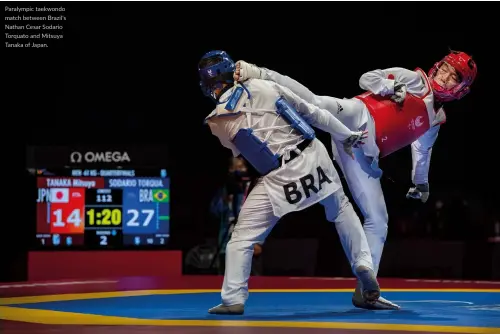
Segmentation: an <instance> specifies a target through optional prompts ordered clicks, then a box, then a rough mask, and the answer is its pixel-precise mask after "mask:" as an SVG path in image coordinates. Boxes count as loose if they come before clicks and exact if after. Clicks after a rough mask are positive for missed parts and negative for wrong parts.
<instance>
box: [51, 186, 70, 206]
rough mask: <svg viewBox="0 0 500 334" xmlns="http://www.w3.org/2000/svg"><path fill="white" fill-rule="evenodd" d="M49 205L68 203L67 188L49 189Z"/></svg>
mask: <svg viewBox="0 0 500 334" xmlns="http://www.w3.org/2000/svg"><path fill="white" fill-rule="evenodd" d="M50 202H51V203H68V202H69V189H68V188H51V189H50Z"/></svg>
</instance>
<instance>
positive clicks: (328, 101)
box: [262, 68, 338, 114]
mask: <svg viewBox="0 0 500 334" xmlns="http://www.w3.org/2000/svg"><path fill="white" fill-rule="evenodd" d="M262 70H263V71H262V73H263V74H262V79H264V80H270V81H273V82H275V83H277V84H278V85H280V86H283V87H286V88H288V89H289V90H291V91H292V92H293V93H294V94H296V95H297V96H298V97H300V98H301V99H303V100H304V101H306V102H308V103H311V104H314V105H315V106H318V107H320V108H321V109H325V110H328V111H329V112H330V113H332V114H335V112H336V111H337V108H338V105H337V103H336V100H335V98H333V97H331V96H326V95H315V94H314V93H313V92H311V91H310V90H309V88H307V87H306V86H304V85H303V84H301V83H300V82H298V81H296V80H294V79H292V78H290V77H289V76H286V75H283V74H280V73H278V72H276V71H273V70H270V69H268V68H262Z"/></svg>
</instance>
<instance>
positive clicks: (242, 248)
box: [226, 236, 257, 253]
mask: <svg viewBox="0 0 500 334" xmlns="http://www.w3.org/2000/svg"><path fill="white" fill-rule="evenodd" d="M256 243H257V242H253V241H250V240H245V239H240V238H233V236H231V239H230V240H229V241H228V243H227V246H226V253H235V252H249V253H250V252H253V247H254V244H256Z"/></svg>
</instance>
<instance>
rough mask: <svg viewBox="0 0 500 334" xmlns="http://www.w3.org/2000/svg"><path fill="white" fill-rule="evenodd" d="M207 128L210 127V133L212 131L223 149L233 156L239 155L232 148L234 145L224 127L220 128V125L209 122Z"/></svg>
mask: <svg viewBox="0 0 500 334" xmlns="http://www.w3.org/2000/svg"><path fill="white" fill-rule="evenodd" d="M207 123H208V126H209V127H210V131H212V134H213V135H214V136H216V137H217V138H219V141H220V143H221V144H222V146H224V147H225V148H228V149H230V150H231V151H232V152H233V156H234V157H237V156H238V155H240V151H239V150H238V149H237V148H236V146H234V144H233V143H232V142H231V140H230V138H229V134H228V133H227V132H226V131H225V130H224V127H222V126H220V124H218V123H216V122H214V121H212V120H209V121H208V122H207Z"/></svg>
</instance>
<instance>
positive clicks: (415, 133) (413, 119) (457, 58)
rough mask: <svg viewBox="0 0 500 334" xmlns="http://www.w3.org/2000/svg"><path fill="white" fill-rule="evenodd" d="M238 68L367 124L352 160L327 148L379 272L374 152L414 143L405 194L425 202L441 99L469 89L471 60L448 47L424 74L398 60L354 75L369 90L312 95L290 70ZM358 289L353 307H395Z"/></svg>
mask: <svg viewBox="0 0 500 334" xmlns="http://www.w3.org/2000/svg"><path fill="white" fill-rule="evenodd" d="M236 67H237V68H236V71H235V78H234V79H235V80H238V81H244V80H246V79H248V78H261V79H265V80H271V81H273V82H276V83H278V84H280V85H282V86H285V87H287V88H289V89H290V90H292V91H293V92H294V93H295V94H297V95H298V96H300V97H301V98H302V99H304V100H305V101H307V102H308V103H312V104H314V105H317V106H318V107H320V108H322V109H326V110H328V111H330V112H331V113H332V115H334V116H335V117H337V118H338V119H339V120H340V121H342V123H344V124H345V125H346V126H347V127H348V128H349V129H351V130H353V131H355V130H368V138H367V139H365V140H364V141H365V145H363V146H362V148H358V149H355V150H354V153H355V155H356V157H357V159H356V160H355V161H353V160H352V159H350V158H349V157H348V156H346V155H345V154H344V152H342V151H341V150H338V149H337V146H338V142H337V140H336V139H335V138H332V149H333V155H334V157H335V159H336V160H337V162H338V163H339V165H340V167H341V169H342V171H343V173H344V175H345V177H346V180H347V184H348V186H349V189H350V190H351V193H352V195H353V197H354V199H355V202H356V203H357V205H358V206H359V208H360V210H361V211H362V213H363V216H364V218H365V223H364V230H365V234H366V237H367V238H368V243H369V245H370V250H371V253H372V256H373V264H374V265H375V270H376V271H377V272H378V267H379V263H380V259H381V257H382V251H383V248H384V243H385V240H386V237H387V224H388V215H387V208H386V204H385V200H384V196H383V193H382V188H381V185H380V177H381V175H382V171H381V170H380V168H379V167H378V159H379V157H384V156H387V155H389V154H391V153H392V152H395V151H397V150H399V149H401V148H403V147H405V146H408V145H411V152H412V165H413V168H412V173H411V175H412V181H413V184H414V185H415V186H414V187H411V188H410V190H409V191H408V193H407V198H414V199H420V200H421V201H422V202H425V201H427V199H428V197H429V179H428V173H429V165H430V158H431V153H432V146H433V145H434V142H435V141H436V138H437V135H438V132H439V129H440V127H441V125H442V124H443V123H444V122H445V121H446V115H445V113H444V109H443V104H444V103H446V102H448V101H453V100H458V99H461V98H462V97H464V96H465V95H466V94H467V93H468V92H469V91H470V86H471V85H472V83H473V81H474V79H475V77H476V75H477V66H476V64H475V62H474V60H472V58H471V57H470V56H469V55H467V54H466V53H464V52H459V51H452V52H450V54H448V55H446V56H445V57H444V58H443V59H442V60H440V61H439V62H437V63H435V65H434V66H433V67H432V68H431V70H430V71H429V73H428V75H426V73H425V72H424V71H423V70H421V69H418V68H417V69H416V70H414V71H411V70H408V69H404V68H399V67H395V68H389V69H385V70H374V71H371V72H368V73H365V74H363V76H361V78H360V80H359V84H360V86H361V88H362V89H364V90H367V92H366V93H364V94H361V95H358V96H356V97H354V98H352V99H337V98H334V97H330V96H318V95H314V94H313V93H312V92H311V91H310V90H309V89H307V88H306V87H304V86H303V85H302V84H300V83H299V82H297V81H295V80H293V79H292V78H290V77H287V76H284V75H281V74H279V73H277V72H275V71H272V70H269V69H266V68H260V67H257V66H255V65H253V64H248V63H246V62H244V61H239V62H237V63H236ZM359 292H360V284H359V282H358V286H357V288H356V291H355V293H354V295H353V298H352V302H353V304H354V305H355V306H356V307H361V308H370V309H399V306H398V305H396V304H394V303H391V302H389V301H388V300H386V299H385V298H383V297H380V298H379V300H378V301H377V302H376V303H375V304H373V305H368V304H366V303H364V302H362V300H361V298H360V293H359Z"/></svg>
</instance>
